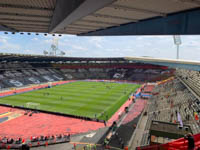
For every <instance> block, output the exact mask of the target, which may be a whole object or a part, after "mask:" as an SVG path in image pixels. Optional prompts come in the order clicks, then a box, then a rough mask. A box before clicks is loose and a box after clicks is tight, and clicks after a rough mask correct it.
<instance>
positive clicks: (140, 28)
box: [80, 8, 200, 36]
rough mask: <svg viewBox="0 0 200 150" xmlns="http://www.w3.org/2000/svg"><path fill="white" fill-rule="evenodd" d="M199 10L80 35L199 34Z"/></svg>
mask: <svg viewBox="0 0 200 150" xmlns="http://www.w3.org/2000/svg"><path fill="white" fill-rule="evenodd" d="M199 16H200V8H198V9H193V10H188V11H184V12H180V13H174V14H170V15H168V16H167V17H155V18H151V19H147V20H141V21H139V22H136V23H134V22H132V23H128V24H122V25H120V26H118V27H110V28H106V29H103V30H97V31H94V32H89V33H85V34H84V33H83V34H80V35H82V36H106V35H107V36H113V35H115V36H117V35H190V34H196V35H199V34H200V28H199V27H200V20H199Z"/></svg>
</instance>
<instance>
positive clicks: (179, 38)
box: [174, 35, 182, 59]
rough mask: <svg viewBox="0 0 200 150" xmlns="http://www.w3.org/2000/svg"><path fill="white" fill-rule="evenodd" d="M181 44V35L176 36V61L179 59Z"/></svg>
mask: <svg viewBox="0 0 200 150" xmlns="http://www.w3.org/2000/svg"><path fill="white" fill-rule="evenodd" d="M181 43H182V42H181V37H180V35H174V44H175V45H176V46H177V54H176V59H179V45H181Z"/></svg>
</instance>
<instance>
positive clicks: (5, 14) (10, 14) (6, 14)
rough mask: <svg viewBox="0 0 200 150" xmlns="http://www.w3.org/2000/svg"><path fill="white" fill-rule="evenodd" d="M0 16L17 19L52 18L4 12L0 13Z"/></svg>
mask: <svg viewBox="0 0 200 150" xmlns="http://www.w3.org/2000/svg"><path fill="white" fill-rule="evenodd" d="M0 16H11V17H15V16H19V17H36V18H44V19H46V18H51V17H49V16H42V15H30V14H21V13H20V14H18V13H4V12H0Z"/></svg>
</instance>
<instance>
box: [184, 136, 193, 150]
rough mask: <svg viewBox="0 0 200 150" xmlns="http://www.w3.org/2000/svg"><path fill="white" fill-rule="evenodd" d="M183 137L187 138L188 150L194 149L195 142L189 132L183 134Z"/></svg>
mask: <svg viewBox="0 0 200 150" xmlns="http://www.w3.org/2000/svg"><path fill="white" fill-rule="evenodd" d="M185 139H186V140H188V150H194V148H195V142H194V137H193V136H192V134H191V133H189V134H188V135H187V136H185Z"/></svg>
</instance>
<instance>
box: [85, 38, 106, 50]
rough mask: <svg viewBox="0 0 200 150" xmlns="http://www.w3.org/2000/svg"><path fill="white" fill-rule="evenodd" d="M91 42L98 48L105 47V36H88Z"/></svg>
mask: <svg viewBox="0 0 200 150" xmlns="http://www.w3.org/2000/svg"><path fill="white" fill-rule="evenodd" d="M88 39H89V41H90V43H91V44H94V45H95V46H96V47H97V48H103V40H104V39H103V37H90V38H88Z"/></svg>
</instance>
